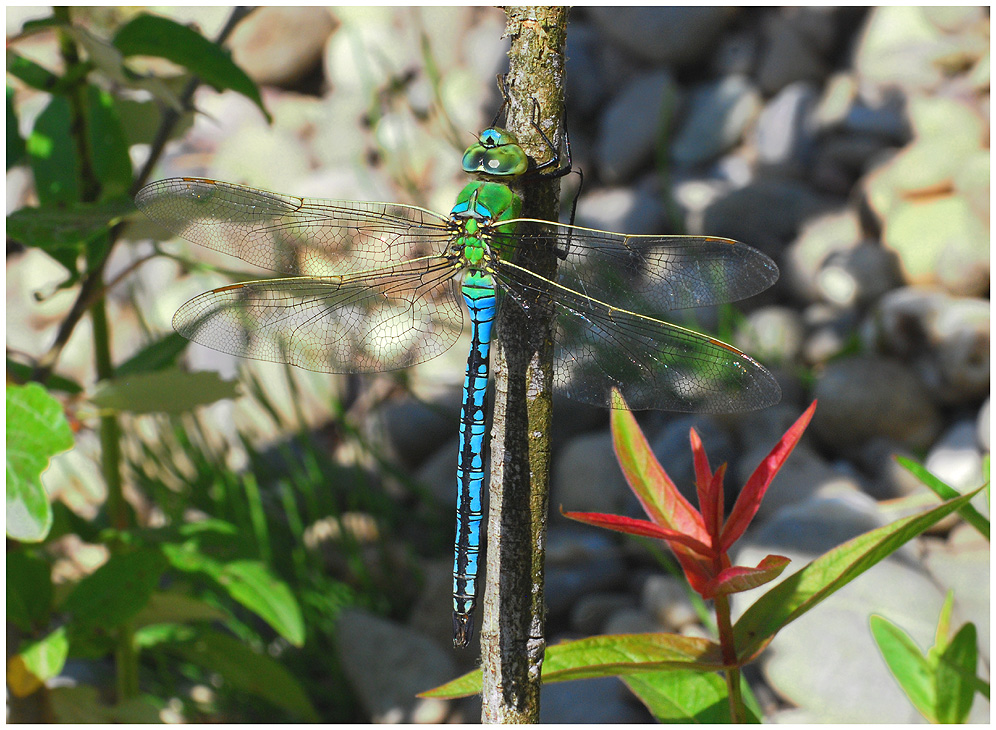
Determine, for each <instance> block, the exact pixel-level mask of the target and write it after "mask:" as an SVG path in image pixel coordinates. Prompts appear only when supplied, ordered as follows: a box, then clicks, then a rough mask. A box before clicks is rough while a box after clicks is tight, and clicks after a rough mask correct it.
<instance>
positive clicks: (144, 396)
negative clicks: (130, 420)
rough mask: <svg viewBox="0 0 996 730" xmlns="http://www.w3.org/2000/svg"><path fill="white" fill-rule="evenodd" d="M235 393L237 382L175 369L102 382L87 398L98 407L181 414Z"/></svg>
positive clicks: (131, 411)
mask: <svg viewBox="0 0 996 730" xmlns="http://www.w3.org/2000/svg"><path fill="white" fill-rule="evenodd" d="M236 396H238V382H237V381H234V380H222V378H221V376H220V375H218V373H214V372H200V373H188V372H184V371H182V370H179V369H177V368H169V369H167V370H158V371H156V372H151V373H139V374H135V375H123V376H120V377H115V378H114V379H113V380H105V381H101V382H100V383H99V384H98V385H97V390H96V391H95V392H94V394H93V397H91V398H90V400H91V401H92V402H93V403H94V404H95V405H97V406H98V407H100V408H105V409H108V410H113V411H118V412H122V411H124V412H129V413H183V412H184V411H189V410H191V409H192V408H196V407H197V406H201V405H206V404H208V403H214V402H215V401H219V400H222V399H224V398H235V397H236Z"/></svg>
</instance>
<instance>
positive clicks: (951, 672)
mask: <svg viewBox="0 0 996 730" xmlns="http://www.w3.org/2000/svg"><path fill="white" fill-rule="evenodd" d="M975 633H976V632H975V624H972V623H967V624H965V625H964V626H962V627H961V628H960V629H959V630H958V633H957V634H955V635H954V638H953V639H951V643H950V644H948V646H947V648H946V649H945V650H944V653H943V654H941V656H940V658H939V661H938V662H937V667H936V671H937V675H936V677H935V679H934V686H935V693H936V696H937V709H936V712H937V715H936V719H937V722H943V723H962V722H965V720H966V719H968V713H969V712H970V711H971V709H972V700H973V699H974V698H975V665H976V662H977V661H978V657H979V649H978V645H977V644H976V635H975Z"/></svg>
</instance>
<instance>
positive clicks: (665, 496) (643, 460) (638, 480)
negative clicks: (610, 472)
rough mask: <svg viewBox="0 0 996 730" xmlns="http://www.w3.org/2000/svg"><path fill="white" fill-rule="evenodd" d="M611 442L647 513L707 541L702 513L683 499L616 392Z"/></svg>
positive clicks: (627, 479)
mask: <svg viewBox="0 0 996 730" xmlns="http://www.w3.org/2000/svg"><path fill="white" fill-rule="evenodd" d="M612 398H613V401H612V405H613V409H612V414H611V422H612V444H613V446H614V447H615V451H616V458H617V459H618V460H619V466H620V467H622V470H623V474H624V475H625V477H626V482H627V483H628V484H629V487H630V489H632V490H633V494H635V495H636V498H637V499H638V500H640V504H641V505H643V509H644V511H645V512H646V513H647V516H648V517H650V519H652V520H653V521H654V522H656V523H657V524H658V525H661V526H663V527H667V528H670V529H672V530H676V531H677V532H681V533H684V534H686V535H688V536H690V537H692V538H693V539H695V540H698V541H699V542H700V543H702V544H705V543H706V542H708V541H709V536H708V533H707V532H706V529H705V524H704V523H703V521H702V515H700V514H699V513H698V511H697V510H696V509H695V508H694V507H693V506H692V505H691V503H690V502H689V501H688V500H687V499H685V498H684V497H683V496H682V495H681V493H680V492H679V491H678V488H677V487H676V486H675V485H674V482H672V481H671V478H670V477H669V476H668V475H667V473H666V472H665V471H664V469H663V467H661V465H660V463H659V462H658V461H657V459H656V458H654V454H653V452H652V451H651V450H650V446H649V444H647V439H646V438H645V437H644V435H643V432H642V431H640V427H639V426H638V425H637V423H636V419H635V418H634V417H633V414H632V413H631V412H630V411H629V410H627V409H626V403H625V401H624V400H623V398H622V396H621V395H620V394H619V392H618V391H613V393H612Z"/></svg>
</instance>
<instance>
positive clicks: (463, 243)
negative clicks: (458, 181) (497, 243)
mask: <svg viewBox="0 0 996 730" xmlns="http://www.w3.org/2000/svg"><path fill="white" fill-rule="evenodd" d="M528 167H529V158H528V157H527V156H526V153H525V152H524V151H523V149H522V148H521V147H519V145H518V143H517V142H516V140H515V137H514V136H512V135H511V134H510V133H509V132H507V131H505V130H504V129H498V128H491V129H485V130H484V131H483V132H481V135H480V137H479V138H478V140H477V142H475V143H474V144H472V145H471V146H470V147H468V148H467V151H466V152H465V153H464V155H463V169H464V171H465V172H468V173H470V174H473V175H477V176H478V177H479V178H480V179H478V180H475V181H474V182H472V183H468V184H467V186H466V187H464V189H463V190H461V191H460V195H458V196H457V200H456V204H455V205H454V206H453V209H452V210H451V211H450V218H451V220H452V221H453V222H454V223H455V224H456V225H457V226H458V227H459V229H460V235H459V237H458V238H457V240H456V241H455V244H456V245H457V247H459V248H460V249H461V250H462V251H463V258H464V260H465V261H466V263H467V265H468V266H470V267H472V268H476V267H479V266H481V262H482V260H483V259H484V256H485V253H486V250H487V249H486V244H488V243H494V242H493V241H491V240H489V239H490V229H491V227H492V226H494V225H495V224H497V223H500V222H502V221H508V220H512V219H514V218H518V217H519V214H520V212H521V211H522V198H520V197H519V196H518V195H517V194H516V193H515V192H514V191H513V190H512V189H511V188H510V187H509V186H508V185H507V184H506V183H505V182H498V181H497V180H501V179H514V178H516V177H519V176H520V175H522V174H523V173H525V172H526V170H527V169H528ZM502 232H503V233H506V234H507V233H511V232H512V231H511V229H502ZM502 240H508V238H507V237H505V236H503V237H502ZM507 248H508V247H507V246H505V247H504V249H503V250H499V251H497V252H496V253H498V254H499V255H508V254H509V253H510V252H509V251H508V250H507Z"/></svg>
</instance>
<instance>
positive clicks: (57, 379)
mask: <svg viewBox="0 0 996 730" xmlns="http://www.w3.org/2000/svg"><path fill="white" fill-rule="evenodd" d="M7 233H8V236H9V235H10V229H9V228H8V230H7ZM33 371H34V368H33V367H31V366H30V365H26V364H24V363H22V362H16V361H15V360H11V359H10V358H9V357H8V358H7V379H8V380H12V381H14V382H15V383H26V382H28V381H29V380H31V373H32V372H33ZM43 385H44V386H45V388H47V389H48V390H50V391H57V392H59V393H68V394H69V395H76V394H78V393H82V392H83V386H82V385H80V384H79V383H77V382H76V381H75V380H70V379H69V378H65V377H63V376H61V375H56V374H54V373H49V375H48V377H47V378H46V379H45V382H44V383H43Z"/></svg>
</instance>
